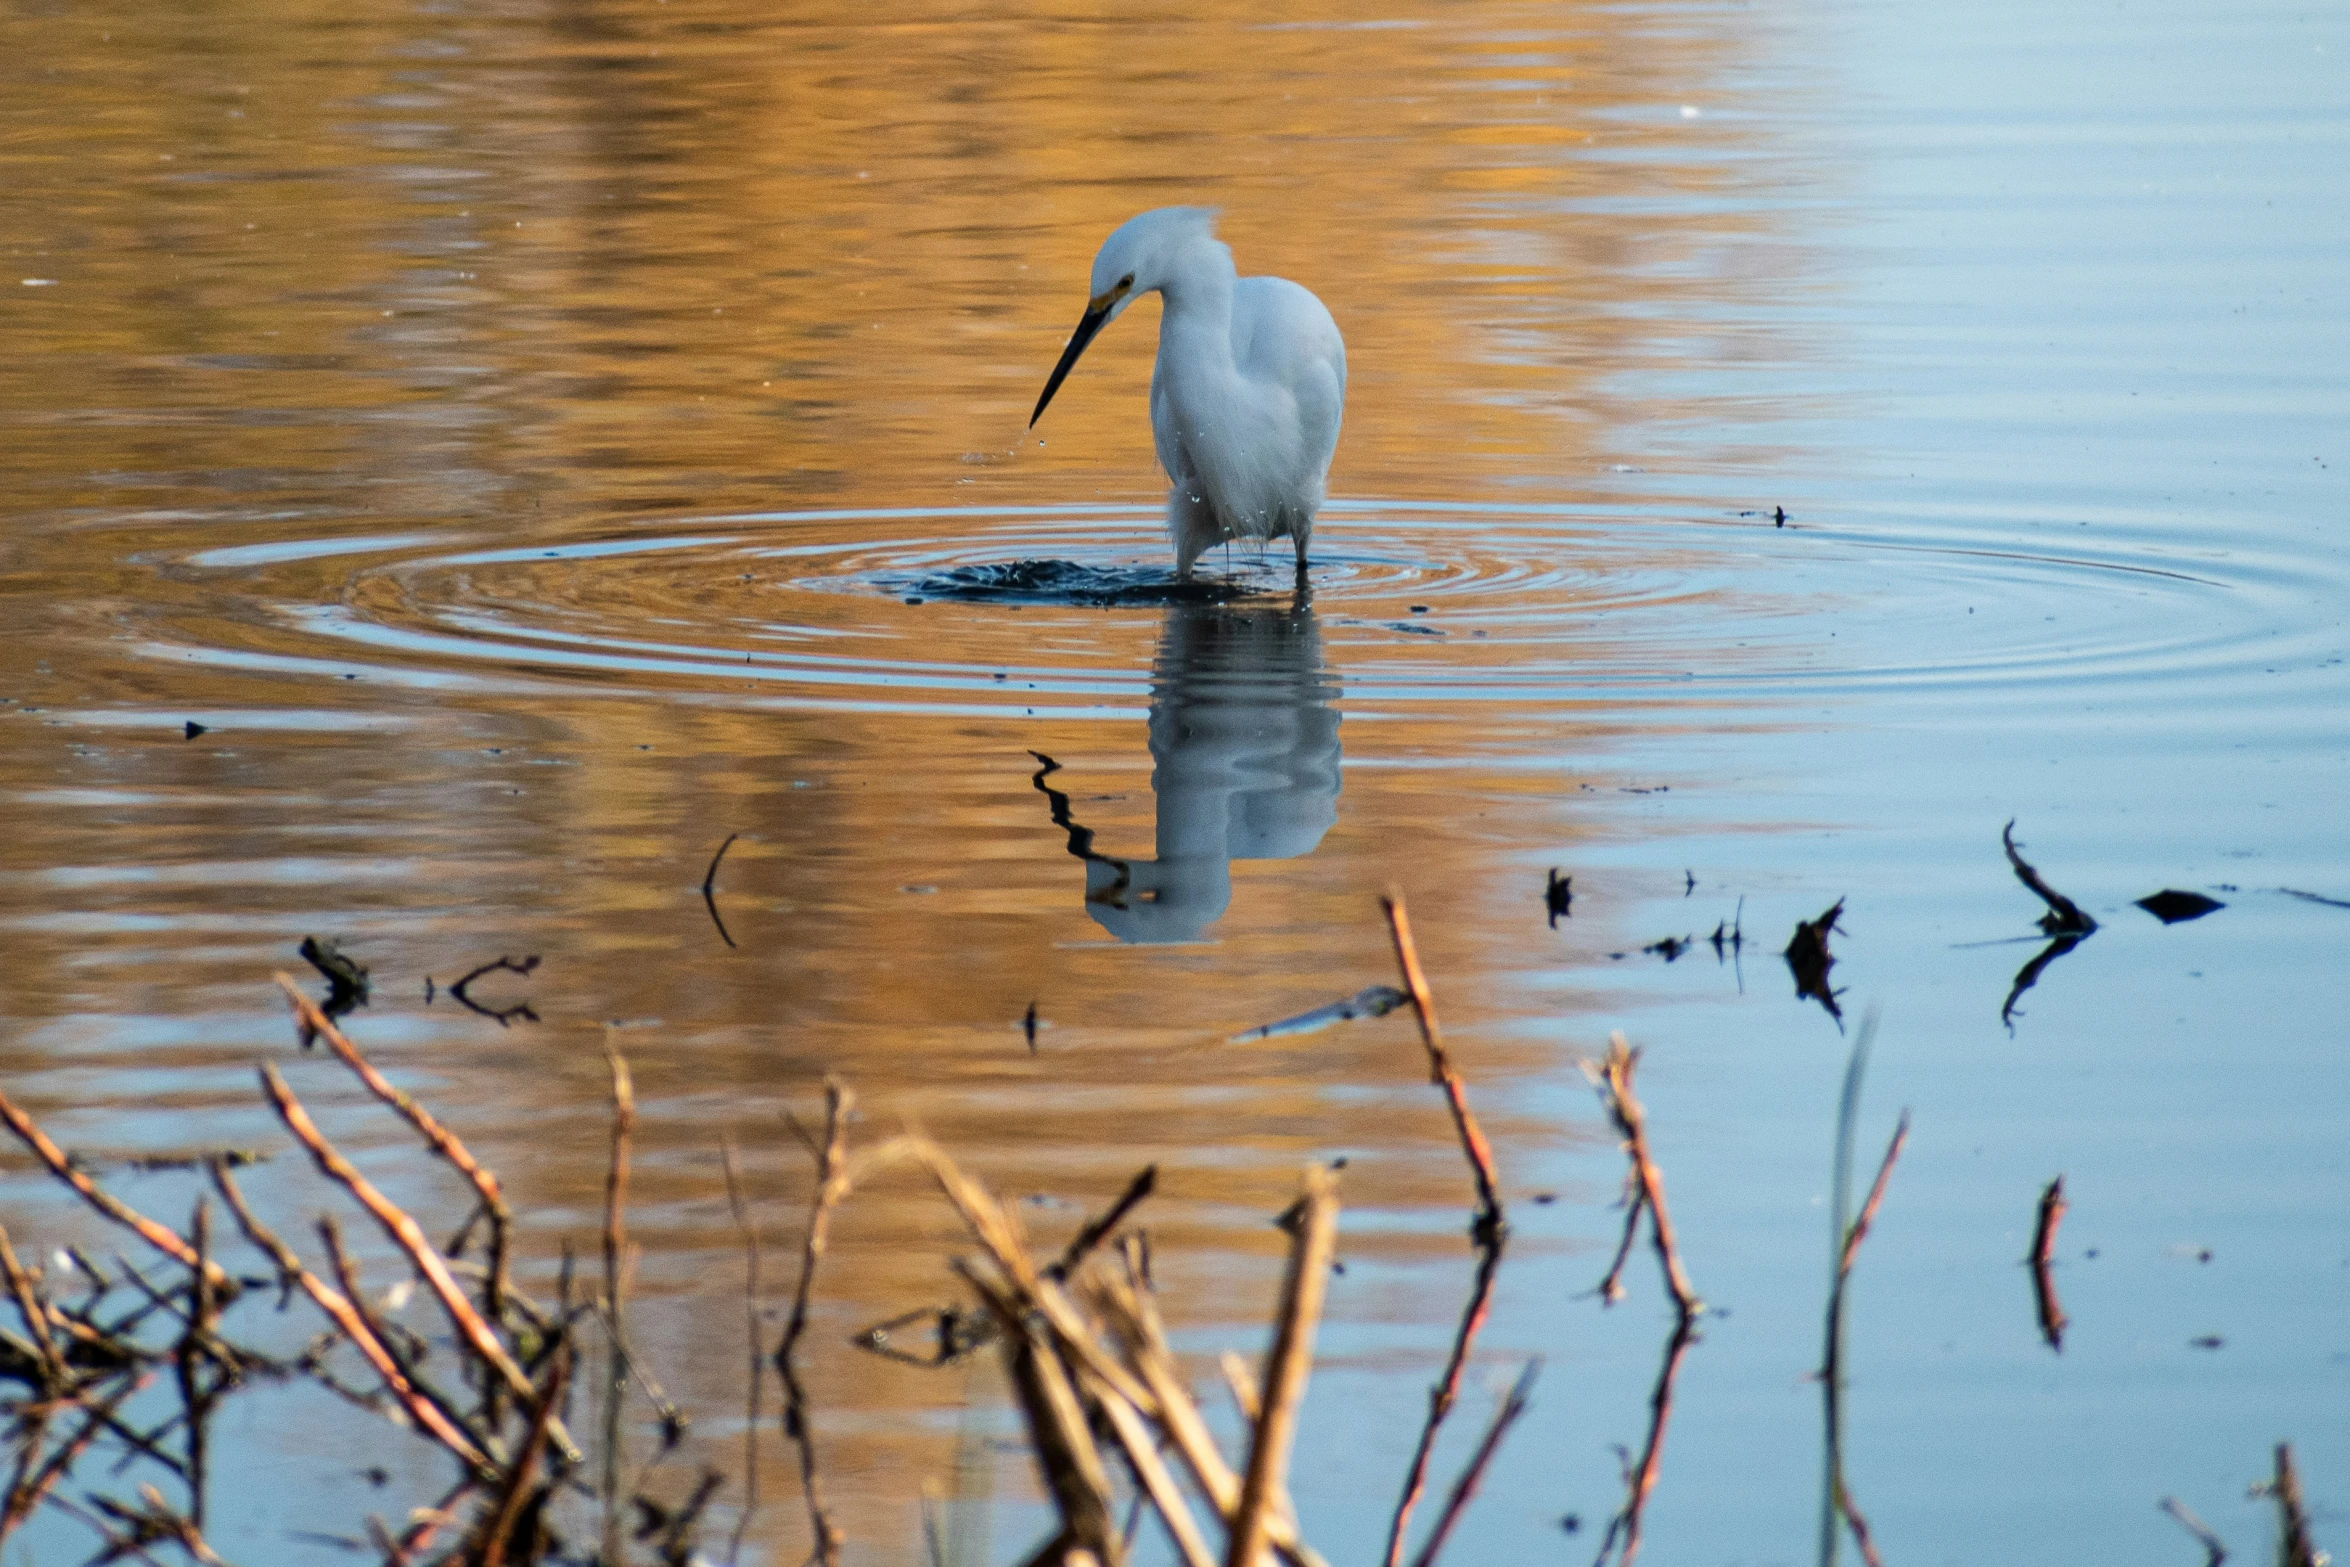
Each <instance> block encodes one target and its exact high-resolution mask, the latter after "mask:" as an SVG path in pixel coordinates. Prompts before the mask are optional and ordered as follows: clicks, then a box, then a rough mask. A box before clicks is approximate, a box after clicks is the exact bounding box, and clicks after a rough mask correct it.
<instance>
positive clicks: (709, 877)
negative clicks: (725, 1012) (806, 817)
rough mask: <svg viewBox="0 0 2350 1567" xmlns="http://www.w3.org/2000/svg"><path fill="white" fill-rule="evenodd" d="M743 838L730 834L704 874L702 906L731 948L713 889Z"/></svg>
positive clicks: (737, 834) (729, 938)
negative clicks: (721, 868)
mask: <svg viewBox="0 0 2350 1567" xmlns="http://www.w3.org/2000/svg"><path fill="white" fill-rule="evenodd" d="M741 836H742V834H741V833H739V832H730V833H728V834H727V835H726V841H725V842H724V843H722V844H720V845H719V846H718V852H717V853H716V854H713V855H711V856H710V868H709V869H708V870H706V871H704V872H702V906H703V907H704V908H707V909H708V910H709V911H710V923H711V924H713V925H715V926H717V927H718V937H719V939H720V940H721V941H724V942H725V943H726V944H727V945H728V946H729V947H731V946H733V945H734V937H733V936H732V935H730V934H729V933H728V932H727V929H726V921H724V920H722V919H720V918H719V917H718V898H717V895H716V894H715V892H714V891H713V890H712V889H713V887H714V886H715V884H716V883H717V880H718V862H719V861H720V860H723V859H725V858H726V851H727V850H729V849H731V848H733V847H734V840H735V839H737V838H740V837H741ZM532 961H534V962H535V961H537V960H536V959H533V960H532Z"/></svg>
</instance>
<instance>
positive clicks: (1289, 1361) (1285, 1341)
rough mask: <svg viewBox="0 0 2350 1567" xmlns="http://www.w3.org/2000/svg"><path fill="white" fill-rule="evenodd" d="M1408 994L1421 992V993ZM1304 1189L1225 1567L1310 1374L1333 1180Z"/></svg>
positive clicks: (1402, 938)
mask: <svg viewBox="0 0 2350 1567" xmlns="http://www.w3.org/2000/svg"><path fill="white" fill-rule="evenodd" d="M1390 909H1391V911H1392V913H1393V915H1394V917H1395V918H1396V919H1397V920H1398V922H1399V923H1398V924H1397V926H1396V929H1397V931H1398V933H1399V934H1398V937H1397V940H1398V945H1399V948H1400V949H1401V950H1404V951H1409V950H1410V948H1409V944H1410V940H1411V937H1410V931H1409V927H1408V926H1405V925H1403V924H1401V923H1400V920H1401V914H1402V908H1401V905H1400V904H1393V903H1391V904H1390ZM1413 968H1414V969H1415V970H1416V968H1417V965H1416V964H1414V965H1413ZM1415 988H1416V989H1417V990H1420V991H1424V990H1425V985H1424V984H1422V985H1421V986H1418V987H1415ZM1423 1016H1427V1014H1423ZM1464 1109H1465V1107H1464ZM1471 1124H1472V1125H1473V1124H1474V1123H1471ZM1480 1141H1482V1139H1480ZM1305 1188H1306V1189H1305V1198H1304V1202H1303V1204H1302V1206H1301V1211H1300V1212H1299V1213H1298V1216H1297V1232H1296V1238H1295V1239H1294V1241H1293V1242H1292V1243H1291V1245H1290V1249H1289V1269H1288V1272H1287V1273H1285V1274H1284V1275H1283V1277H1282V1280H1281V1316H1280V1321H1279V1325H1278V1326H1277V1327H1276V1328H1275V1330H1274V1335H1273V1349H1272V1352H1271V1353H1270V1354H1269V1355H1267V1356H1266V1358H1265V1375H1264V1377H1263V1395H1262V1396H1263V1404H1264V1408H1263V1410H1262V1412H1261V1413H1260V1414H1259V1415H1258V1417H1257V1421H1256V1430H1255V1432H1254V1433H1253V1434H1252V1436H1251V1438H1250V1442H1249V1452H1248V1468H1247V1471H1246V1473H1245V1474H1244V1476H1243V1478H1242V1480H1241V1488H1240V1502H1239V1505H1238V1506H1236V1507H1235V1508H1234V1509H1233V1513H1232V1533H1231V1537H1230V1540H1229V1542H1228V1543H1227V1545H1226V1548H1225V1553H1224V1563H1225V1567H1257V1563H1258V1561H1259V1559H1260V1558H1261V1557H1262V1556H1263V1554H1264V1550H1265V1545H1266V1543H1267V1542H1266V1531H1265V1519H1266V1515H1267V1514H1268V1513H1270V1512H1271V1511H1273V1510H1274V1507H1275V1503H1276V1502H1277V1501H1278V1500H1279V1499H1280V1498H1282V1497H1284V1496H1286V1495H1287V1494H1288V1476H1289V1449H1290V1444H1291V1443H1292V1442H1293V1441H1294V1440H1295V1439H1296V1436H1297V1416H1298V1405H1299V1403H1300V1402H1301V1401H1302V1400H1303V1399H1304V1397H1305V1390H1306V1376H1307V1373H1308V1372H1309V1371H1310V1370H1311V1369H1312V1367H1313V1360H1314V1330H1315V1328H1316V1326H1317V1325H1318V1324H1319V1323H1320V1321H1321V1317H1322V1299H1323V1296H1324V1293H1325V1292H1326V1291H1327V1289H1328V1287H1329V1281H1330V1258H1331V1254H1332V1252H1333V1251H1335V1250H1336V1248H1337V1244H1338V1181H1337V1178H1336V1177H1335V1176H1333V1175H1332V1174H1331V1173H1330V1172H1329V1171H1328V1170H1325V1169H1323V1168H1322V1167H1321V1166H1319V1165H1310V1166H1308V1167H1307V1169H1306V1178H1305ZM1497 1213H1498V1210H1497Z"/></svg>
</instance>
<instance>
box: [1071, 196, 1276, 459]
mask: <svg viewBox="0 0 2350 1567" xmlns="http://www.w3.org/2000/svg"><path fill="white" fill-rule="evenodd" d="M1203 245H1204V246H1209V247H1212V248H1213V249H1214V250H1216V251H1218V252H1221V253H1222V259H1223V261H1224V263H1225V265H1226V266H1229V265H1230V263H1231V254H1232V253H1231V252H1230V251H1229V250H1227V249H1225V246H1224V243H1223V241H1221V240H1219V239H1217V238H1216V209H1215V208H1213V207H1159V208H1156V209H1154V210H1152V211H1150V212H1145V213H1141V214H1139V215H1138V216H1135V217H1131V218H1128V219H1127V220H1126V221H1125V222H1124V223H1121V224H1119V225H1118V227H1117V228H1116V229H1115V230H1114V231H1112V233H1111V235H1110V237H1109V238H1108V239H1105V240H1103V241H1102V248H1101V250H1100V252H1099V253H1098V254H1096V255H1095V256H1094V258H1093V296H1092V297H1091V298H1090V299H1088V300H1087V301H1086V305H1085V316H1084V319H1082V320H1080V321H1079V322H1078V323H1077V330H1076V331H1074V332H1072V333H1070V334H1069V346H1068V347H1067V348H1065V349H1063V350H1062V351H1061V362H1060V363H1059V364H1057V365H1055V366H1053V373H1052V377H1051V378H1050V379H1049V380H1047V381H1046V382H1045V384H1044V395H1043V396H1042V397H1039V398H1038V399H1037V400H1036V412H1034V413H1032V414H1030V415H1029V416H1028V423H1029V426H1030V428H1032V429H1033V428H1034V427H1035V425H1036V421H1037V420H1039V419H1041V418H1043V417H1044V410H1045V405H1046V404H1047V403H1049V402H1051V401H1052V400H1053V393H1055V392H1057V391H1059V390H1060V389H1061V383H1062V382H1063V381H1065V380H1067V379H1068V378H1069V371H1070V370H1071V369H1072V368H1073V367H1074V366H1075V365H1076V363H1077V359H1078V356H1079V355H1081V354H1083V353H1084V352H1085V346H1086V345H1087V344H1088V343H1090V342H1092V341H1093V340H1094V337H1095V335H1096V334H1098V333H1099V332H1100V331H1101V329H1102V328H1103V327H1105V326H1108V325H1109V324H1110V323H1111V322H1113V321H1115V320H1117V319H1118V316H1119V314H1120V312H1122V311H1124V310H1125V308H1126V307H1127V306H1128V305H1131V304H1133V303H1134V301H1135V300H1136V299H1137V298H1139V297H1140V296H1141V295H1144V294H1147V293H1150V292H1151V291H1152V290H1154V289H1162V288H1165V287H1166V286H1167V285H1168V283H1169V282H1170V281H1172V280H1173V279H1174V278H1175V277H1176V276H1177V275H1178V270H1179V268H1180V267H1181V266H1182V265H1183V257H1184V254H1185V253H1186V252H1187V251H1191V250H1194V249H1195V248H1197V247H1199V246H1203Z"/></svg>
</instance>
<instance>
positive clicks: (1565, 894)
mask: <svg viewBox="0 0 2350 1567" xmlns="http://www.w3.org/2000/svg"><path fill="white" fill-rule="evenodd" d="M1542 906H1543V907H1544V908H1545V909H1548V910H1549V911H1550V928H1551V929H1552V930H1556V929H1558V928H1559V921H1560V920H1563V919H1572V918H1573V917H1574V914H1575V878H1574V877H1572V876H1561V875H1560V874H1559V868H1558V867H1557V866H1555V865H1553V866H1552V867H1551V868H1550V880H1548V881H1546V882H1544V883H1543V885H1542Z"/></svg>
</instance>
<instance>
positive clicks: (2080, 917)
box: [1999, 818, 2097, 936]
mask: <svg viewBox="0 0 2350 1567" xmlns="http://www.w3.org/2000/svg"><path fill="white" fill-rule="evenodd" d="M1999 841H2000V842H2001V843H2002V844H2004V845H2005V846H2006V848H2007V863H2008V864H2010V865H2012V866H2014V867H2015V879H2016V880H2017V881H2020V882H2022V883H2023V884H2024V885H2025V886H2027V887H2029V888H2031V889H2032V891H2033V892H2034V893H2035V894H2037V895H2038V897H2039V899H2040V901H2041V902H2042V903H2045V904H2047V905H2048V912H2047V913H2045V914H2043V915H2041V916H2040V930H2041V932H2042V934H2044V935H2049V936H2086V935H2088V934H2089V933H2090V932H2091V931H2093V930H2095V929H2096V928H2097V922H2096V921H2095V920H2093V919H2091V918H2090V917H2089V916H2088V914H2087V913H2086V912H2085V911H2084V910H2083V909H2082V908H2081V906H2080V905H2079V904H2077V903H2075V902H2073V900H2072V899H2070V898H2068V897H2066V896H2065V895H2064V894H2063V893H2061V892H2058V891H2057V890H2056V889H2055V888H2054V887H2051V886H2049V885H2048V883H2046V882H2045V881H2042V880H2041V879H2040V873H2039V872H2038V871H2037V870H2034V869H2033V868H2032V863H2031V862H2030V861H2029V860H2027V859H2025V858H2024V857H2023V856H2022V855H2020V854H2018V853H2017V852H2016V848H2015V822H2014V820H2013V819H2012V818H2011V819H2010V820H2009V821H2008V824H2007V825H2006V826H2005V827H2004V828H2002V829H2000V833H1999Z"/></svg>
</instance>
